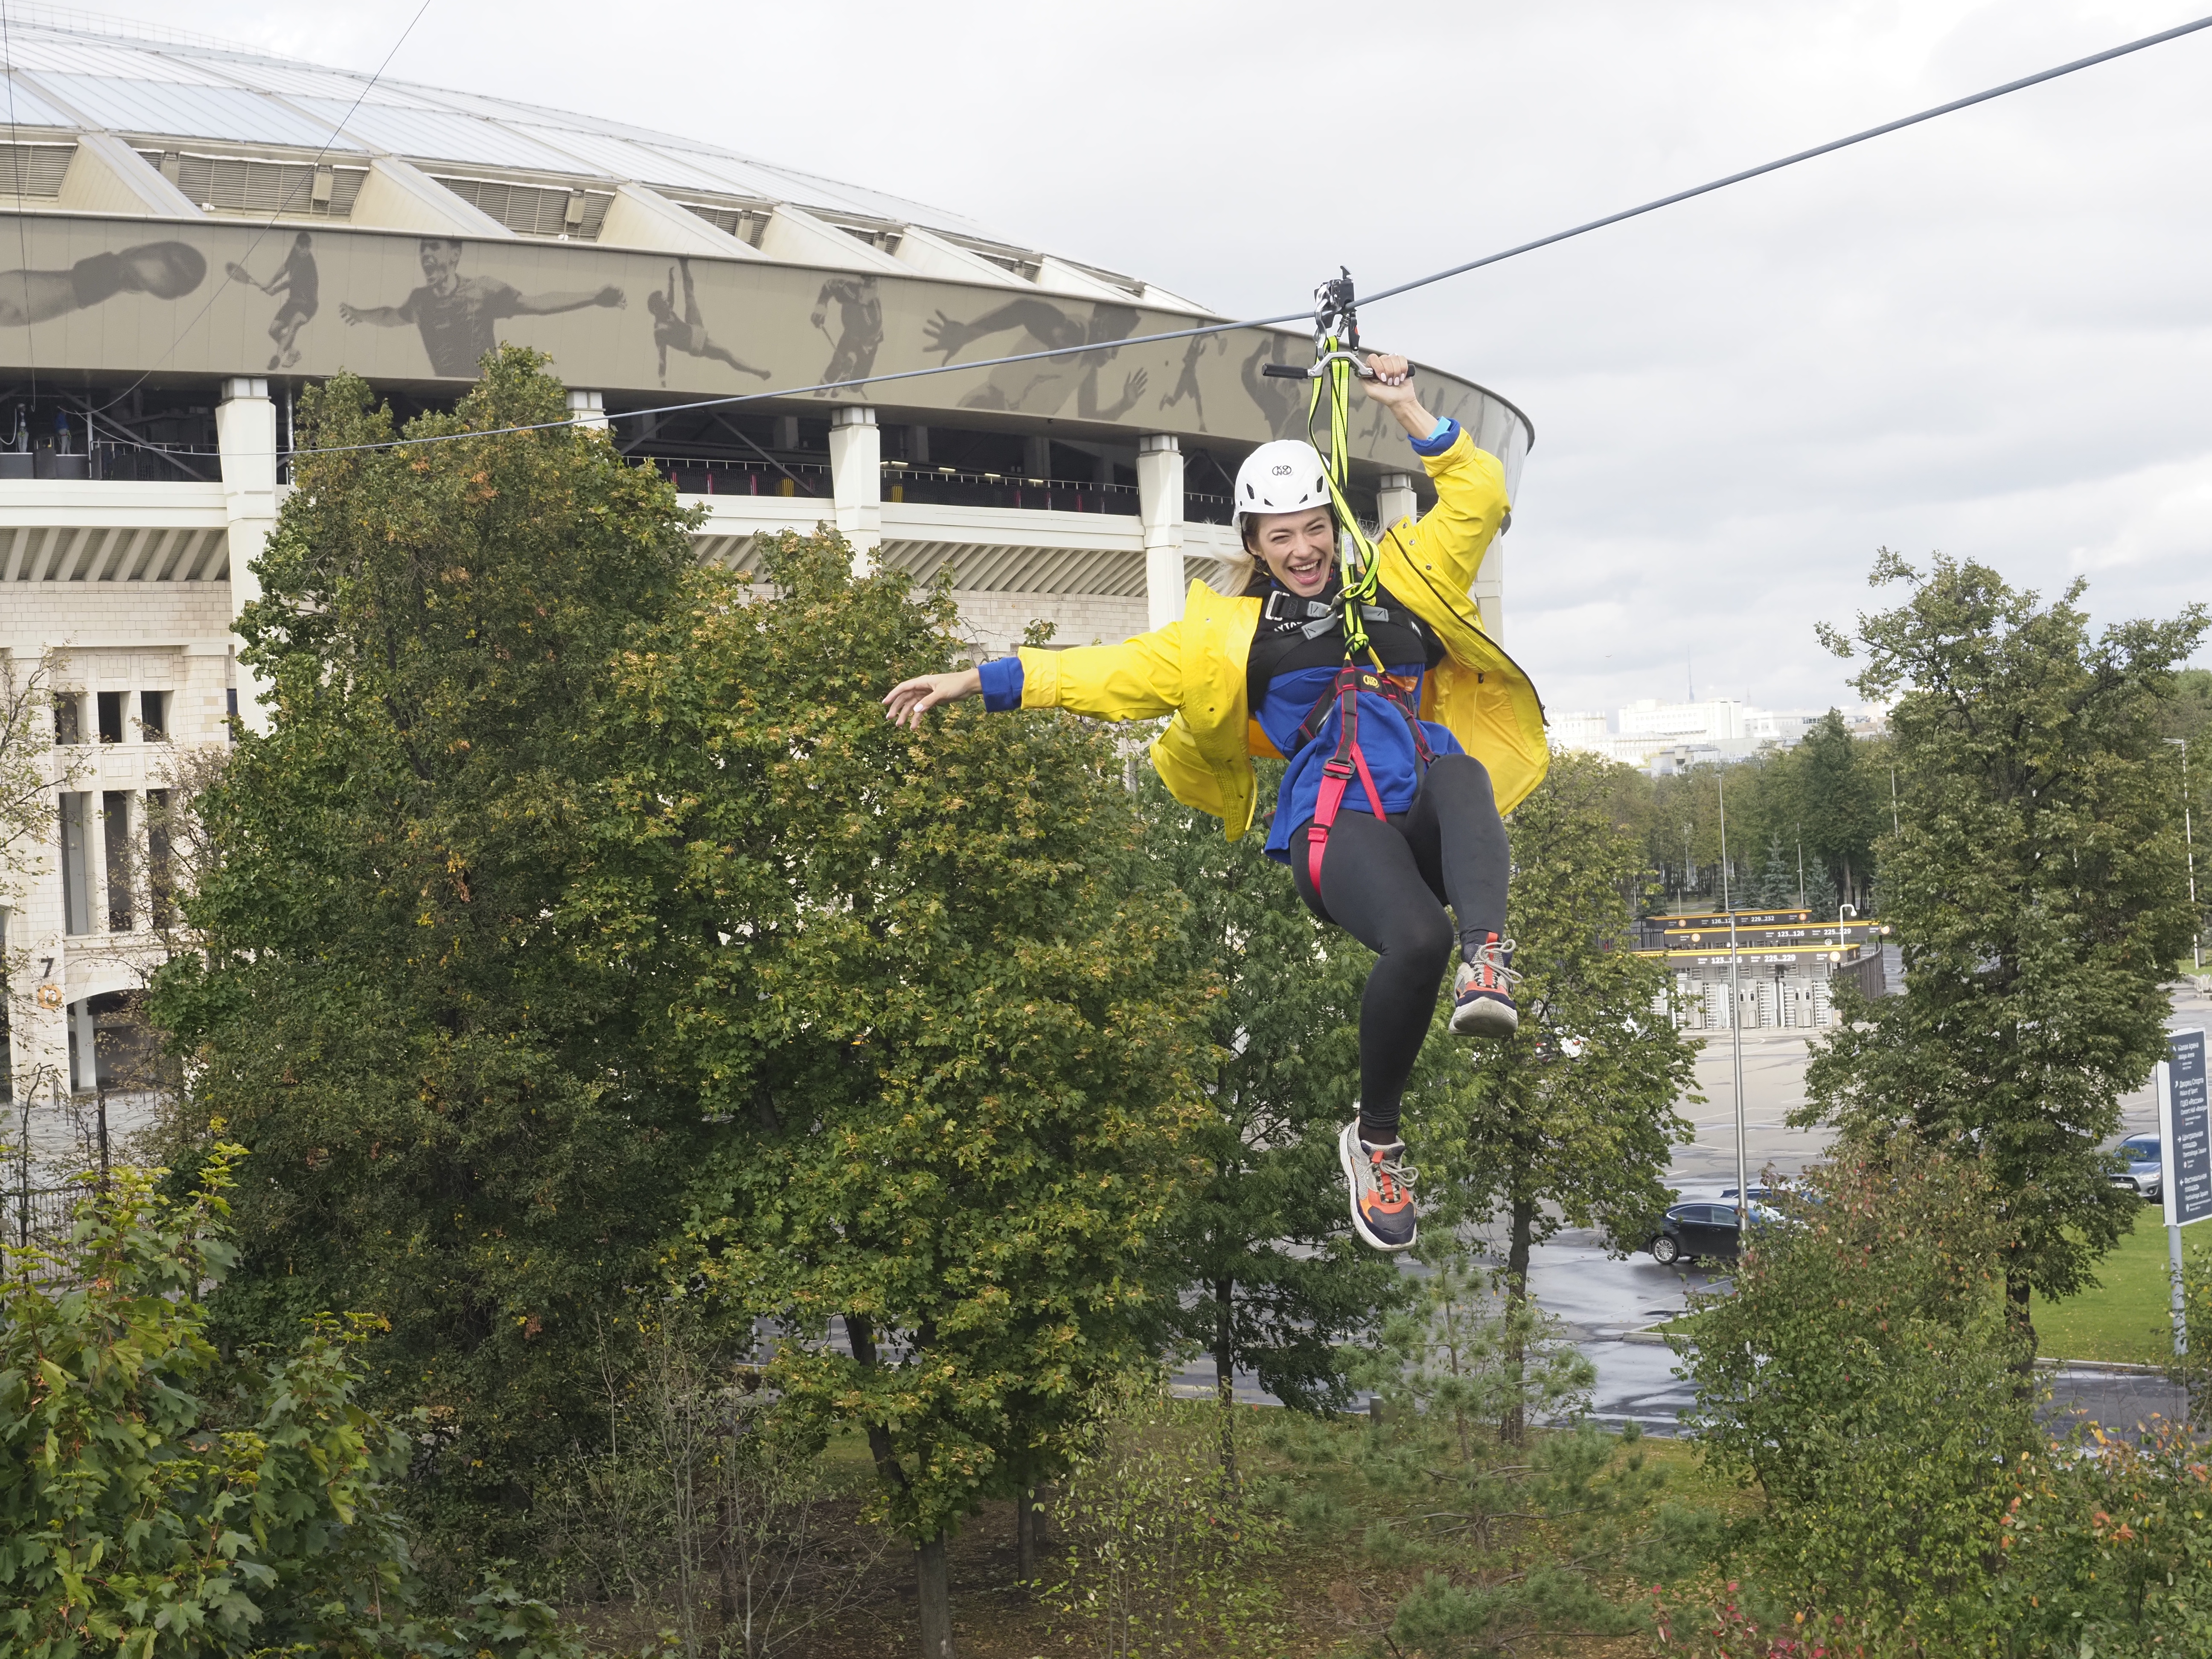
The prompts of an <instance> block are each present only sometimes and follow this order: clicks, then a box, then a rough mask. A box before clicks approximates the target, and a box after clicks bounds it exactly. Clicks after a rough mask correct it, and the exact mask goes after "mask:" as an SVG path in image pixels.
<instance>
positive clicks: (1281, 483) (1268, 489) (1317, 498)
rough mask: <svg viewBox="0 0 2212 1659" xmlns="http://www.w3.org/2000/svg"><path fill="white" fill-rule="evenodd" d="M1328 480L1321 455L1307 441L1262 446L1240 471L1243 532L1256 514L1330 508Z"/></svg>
mask: <svg viewBox="0 0 2212 1659" xmlns="http://www.w3.org/2000/svg"><path fill="white" fill-rule="evenodd" d="M1328 504H1329V500H1328V476H1327V472H1326V471H1325V469H1324V467H1323V465H1322V459H1321V451H1319V450H1318V449H1316V448H1315V447H1313V446H1312V445H1311V444H1310V443H1308V442H1307V441H1305V440H1304V439H1303V438H1278V439H1276V440H1275V441H1273V443H1265V444H1261V446H1260V447H1258V448H1257V449H1255V450H1254V451H1253V452H1252V453H1250V454H1249V455H1248V456H1246V457H1245V458H1244V465H1242V466H1240V467H1238V468H1237V501H1236V508H1235V513H1234V517H1235V519H1236V520H1237V529H1238V530H1239V531H1242V530H1243V527H1244V520H1245V519H1246V518H1247V517H1249V515H1251V514H1253V513H1303V512H1304V511H1305V510H1306V509H1307V508H1308V507H1327V506H1328Z"/></svg>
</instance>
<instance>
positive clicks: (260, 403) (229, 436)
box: [215, 379, 276, 732]
mask: <svg viewBox="0 0 2212 1659" xmlns="http://www.w3.org/2000/svg"><path fill="white" fill-rule="evenodd" d="M215 435H216V449H217V450H218V451H219V452H220V453H221V454H222V505H223V512H224V513H225V515H226V516H227V517H228V520H229V521H230V619H231V621H232V622H233V623H236V622H237V621H238V619H239V617H240V616H241V615H242V614H243V613H244V611H245V610H246V606H247V605H251V604H252V602H253V601H254V600H256V599H259V598H260V597H261V579H260V578H259V577H258V576H257V575H256V574H254V573H253V570H252V563H253V561H254V560H256V559H258V558H259V557H260V556H261V547H262V544H263V543H264V542H266V541H267V540H268V539H269V532H270V531H271V530H272V529H274V528H275V527H276V404H273V403H271V402H270V399H269V382H268V381H266V380H246V379H239V380H225V381H224V382H223V383H222V402H221V403H219V404H216V410H215ZM268 689H269V688H268V685H267V684H266V683H265V682H264V681H263V680H261V679H259V678H258V677H256V676H254V675H252V674H251V673H250V672H249V671H247V670H246V668H245V667H243V666H242V665H241V666H240V668H239V670H238V713H239V717H240V719H241V720H244V721H245V723H246V730H247V731H249V732H266V731H267V730H268V729H269V710H268V709H267V708H264V706H263V704H262V702H261V699H262V697H263V696H264V694H265V693H266V692H267V690H268Z"/></svg>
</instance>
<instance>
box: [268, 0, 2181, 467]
mask: <svg viewBox="0 0 2212 1659" xmlns="http://www.w3.org/2000/svg"><path fill="white" fill-rule="evenodd" d="M425 3H426V4H427V3H428V0H425ZM410 27H412V26H411V25H410ZM2208 28H2212V17H2200V18H2197V20H2196V21H2193V22H2188V23H2182V24H2179V25H2177V26H2176V27H2172V28H2170V29H2161V30H2160V31H2159V33H2156V34H2146V35H2144V36H2143V37H2142V39H2141V40H2130V41H2128V42H2127V43H2126V44H2125V45H2124V46H2112V47H2109V48H2107V49H2106V51H2103V52H2093V53H2091V54H2090V55H2089V56H2088V57H2087V58H2075V59H2073V60H2072V61H2071V62H2069V63H2064V64H2057V65H2056V66H2055V67H2053V68H2051V69H2047V70H2039V71H2038V72H2037V73H2035V74H2033V75H2024V76H2021V78H2020V79H2018V80H2016V81H2008V82H2004V83H2003V84H2002V86H1995V87H1990V88H1987V89H1985V90H1984V91H1981V92H1977V93H1971V94H1968V95H1966V97H1964V98H1954V99H1953V100H1951V101H1950V102H1948V103H1946V104H1937V105H1936V106H1934V107H1933V108H1931V109H1923V110H1922V111H1920V112H1918V113H1917V114H1913V115H1905V116H1900V117H1899V118H1897V119H1896V120H1894V121H1885V122H1883V123H1882V124H1881V125H1880V126H1876V127H1869V128H1867V129H1866V130H1865V131H1862V132H1854V133H1852V134H1850V136H1849V137H1843V138H1836V139H1832V140H1830V141H1829V142H1828V143H1825V144H1816V145H1814V147H1813V148H1812V149H1801V150H1798V151H1796V153H1795V154H1793V155H1784V156H1782V157H1780V158H1779V159H1778V160H1775V161H1765V162H1762V163H1760V164H1759V166H1758V167H1746V168H1745V169H1744V170H1743V171H1742V172H1741V173H1729V175H1728V176H1727V177H1725V178H1722V179H1712V180H1711V181H1710V182H1708V183H1705V184H1702V185H1692V187H1691V188H1689V189H1687V190H1678V191H1674V193H1673V194H1672V195H1668V196H1662V197H1656V198H1655V199H1654V200H1652V201H1649V202H1645V203H1643V204H1639V205H1638V206H1636V207H1632V208H1624V209H1623V210H1620V212H1618V213H1609V214H1607V215H1606V216H1604V217H1603V218H1601V219H1592V220H1589V221H1588V222H1585V223H1583V224H1579V225H1576V226H1574V227H1573V228H1571V229H1567V230H1560V231H1554V232H1553V233H1552V234H1550V235H1548V236H1540V237H1538V238H1536V239H1535V240H1534V241H1528V242H1522V243H1519V244H1517V245H1516V246H1512V247H1509V248H1504V249H1501V250H1499V251H1498V252H1495V253H1486V254H1485V255H1483V256H1482V257H1481V258H1479V259H1469V260H1468V261H1467V262H1466V263H1464V264H1456V265H1449V266H1447V267H1446V268H1445V269H1443V270H1437V271H1431V273H1430V274H1429V275H1427V276H1417V277H1415V278H1414V279H1413V281H1411V282H1407V283H1399V284H1398V285H1397V286H1396V287H1395V288H1386V289H1381V290H1379V291H1378V292H1376V293H1374V294H1370V295H1366V296H1365V299H1364V303H1366V304H1369V305H1373V304H1375V303H1376V302H1377V301H1383V300H1391V299H1395V298H1397V297H1398V296H1399V295H1401V294H1411V293H1413V291H1414V290H1415V289H1424V288H1428V287H1430V286H1431V285H1432V284H1434V283H1442V282H1446V281H1449V279H1450V278H1452V277H1454V276H1465V275H1467V273H1468V272H1469V271H1472V270H1481V269H1482V268H1483V267H1484V266H1486V265H1494V264H1502V263H1503V262H1504V261H1505V260H1507V259H1511V258H1518V257H1519V256H1520V255H1522V254H1523V253H1533V252H1535V251H1536V250H1537V249H1538V248H1545V247H1550V246H1553V245H1554V244H1556V243H1559V242H1565V241H1568V240H1571V239H1572V238H1574V237H1577V236H1585V235H1588V234H1589V233H1590V232H1591V231H1594V230H1603V229H1604V228H1607V226H1609V225H1617V224H1620V223H1622V222H1625V221H1626V220H1630V219H1636V218H1640V217H1642V216H1644V215H1645V214H1647V213H1656V212H1657V211H1658V210H1660V209H1662V208H1666V207H1673V206H1674V205H1675V204H1677V203H1680V202H1687V201H1691V200H1692V199H1694V198H1695V197H1699V196H1709V195H1711V194H1712V193H1713V192H1714V191H1720V190H1726V189H1727V188H1728V187H1729V185H1740V184H1742V183H1744V182H1746V181H1747V180H1748V179H1759V178H1763V177H1765V175H1766V174H1767V173H1778V172H1780V171H1781V170H1782V169H1783V168H1784V167H1796V165H1797V164H1798V163H1799V162H1801V161H1812V160H1814V158H1815V157H1817V156H1821V155H1832V154H1833V153H1834V152H1836V151H1837V150H1840V149H1850V147H1851V146H1852V145H1854V144H1863V143H1866V142H1867V141H1868V140H1869V139H1872V138H1881V137H1886V136H1887V135H1888V134H1890V133H1893V132H1901V131H1904V130H1905V128H1907V127H1913V126H1917V125H1920V124H1921V123H1922V122H1923V121H1933V120H1935V119H1936V118H1937V117H1939V116H1944V115H1951V114H1955V113H1956V112H1959V111H1960V110H1962V109H1972V107H1973V106H1975V105H1977V104H1986V103H1988V102H1990V100H1993V99H1997V98H2003V97H2006V96H2008V95H2009V94H2013V93H2015V92H2021V91H2025V90H2026V89H2027V88H2029V87H2036V86H2041V85H2042V84H2043V83H2044V82H2046V81H2056V80H2057V79H2059V78H2060V77H2062V76H2068V75H2074V74H2076V73H2078V72H2080V71H2081V70H2086V69H2093V68H2094V67H2096V66H2097V65H2098V64H2109V63H2111V62H2112V61H2113V60H2114V59H2115V58H2125V57H2127V56H2129V55H2130V53H2133V52H2143V51H2146V50H2148V48H2150V47H2152V46H2164V45H2165V44H2166V42H2168V41H2170V40H2180V39H2181V38H2182V37H2183V36H2185V35H2190V34H2195V33H2198V32H2199V31H2200V30H2203V29H2208ZM1312 314H1313V313H1312V312H1311V311H1310V310H1300V311H1291V312H1285V313H1283V314H1282V315H1280V316H1279V317H1252V318H1246V319H1243V320H1242V321H1238V322H1233V323H1210V324H1207V325H1205V326H1203V327H1200V328H1183V329H1175V330H1171V331H1168V332H1166V333H1161V334H1139V335H1133V336H1132V337H1128V338H1127V339H1121V340H1112V341H1103V340H1090V341H1085V343H1083V344H1081V345H1073V346H1054V347H1053V348H1051V349H1048V350H1044V351H1024V352H1018V353H1016V354H1015V355H1013V356H1007V357H985V358H981V359H978V360H977V361H975V362H967V363H955V362H944V363H938V364H933V365H932V366H931V367H929V368H908V369H900V370H896V371H894V372H892V373H890V374H871V375H867V376H866V377H865V378H863V379H860V380H825V381H821V382H818V383H817V384H815V385H813V386H786V387H783V388H781V390H778V391H775V392H736V393H733V394H732V395H730V396H728V397H724V398H699V399H696V400H694V401H691V402H688V403H680V404H661V405H660V406H659V407H658V408H653V409H633V410H623V411H622V412H621V413H619V414H617V413H614V412H612V411H608V412H606V413H604V414H599V415H594V416H592V417H590V423H591V424H594V425H596V424H598V423H599V422H601V421H609V422H611V421H617V420H631V419H635V418H640V417H642V416H647V415H674V414H681V413H684V411H686V410H698V409H726V408H729V407H731V406H732V405H735V404H753V403H761V402H763V401H767V400H769V399H773V398H799V397H806V396H809V395H811V394H814V393H817V392H849V391H854V390H857V389H858V388H860V387H862V386H877V385H881V384H884V383H887V382H889V381H892V380H920V379H922V378H924V377H926V376H929V375H935V374H963V373H965V372H967V371H969V370H972V369H979V368H1003V367H1005V366H1006V365H1008V364H1012V363H1033V362H1041V361H1042V360H1044V359H1047V358H1051V357H1068V356H1076V355H1077V354H1079V353H1081V352H1085V351H1096V350H1098V349H1100V348H1101V347H1102V346H1106V345H1111V346H1114V347H1115V348H1116V349H1119V348H1121V347H1122V346H1137V345H1152V344H1155V343H1159V342H1161V341H1166V340H1189V339H1195V338H1197V337H1200V336H1203V335H1208V334H1226V333H1230V332H1232V331H1235V330H1237V329H1240V328H1268V327H1272V326H1274V325H1278V324H1281V323H1295V322H1305V321H1308V320H1310V319H1311V317H1312ZM583 424H586V422H585V421H584V420H583V419H580V418H571V419H568V420H560V421H540V422H535V423H533V424H530V425H526V426H503V427H489V428H484V429H483V430H481V431H475V432H450V433H439V434H435V435H430V436H426V437H420V438H392V439H388V440H386V441H384V442H381V443H374V444H345V445H337V446H333V447H331V448H328V449H305V450H302V449H294V450H290V451H288V452H286V453H288V454H295V455H340V454H347V453H356V452H358V451H362V450H376V449H400V448H405V447H411V446H414V445H418V444H433V443H450V442H453V441H456V440H459V439H464V438H490V437H497V436H500V435H504V434H507V433H515V432H543V431H548V430H550V429H553V428H560V427H568V426H580V425H583Z"/></svg>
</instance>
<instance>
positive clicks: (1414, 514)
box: [1375, 472, 1421, 530]
mask: <svg viewBox="0 0 2212 1659" xmlns="http://www.w3.org/2000/svg"><path fill="white" fill-rule="evenodd" d="M1375 513H1376V517H1377V518H1378V519H1379V520H1381V521H1382V525H1383V529H1385V530H1388V529H1389V527H1390V526H1392V525H1394V524H1395V523H1397V522H1398V520H1401V519H1418V518H1419V517H1420V515H1421V500H1420V497H1419V496H1418V495H1414V494H1413V474H1411V473H1410V472H1385V473H1384V474H1383V481H1382V483H1379V484H1378V485H1376V489H1375Z"/></svg>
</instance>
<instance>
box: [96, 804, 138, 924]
mask: <svg viewBox="0 0 2212 1659" xmlns="http://www.w3.org/2000/svg"><path fill="white" fill-rule="evenodd" d="M100 828H101V829H102V831H103V832H104V833H103V835H102V836H101V839H102V840H103V841H104V842H106V848H105V850H106V854H107V860H106V862H107V931H108V932H109V933H129V932H130V931H131V797H130V794H129V793H127V792H126V791H124V790H121V789H110V790H108V791H106V793H103V794H102V795H101V796H100Z"/></svg>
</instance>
